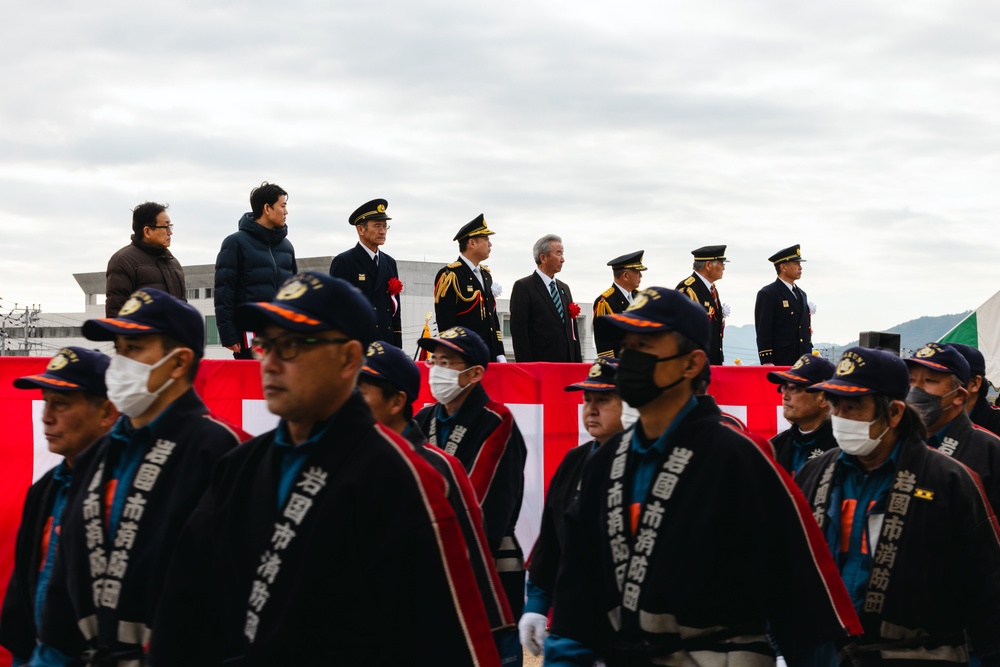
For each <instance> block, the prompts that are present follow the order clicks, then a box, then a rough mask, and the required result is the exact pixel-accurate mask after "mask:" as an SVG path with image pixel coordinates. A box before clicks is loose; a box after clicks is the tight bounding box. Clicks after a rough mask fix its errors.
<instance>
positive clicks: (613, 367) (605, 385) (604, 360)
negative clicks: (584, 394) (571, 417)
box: [565, 357, 618, 391]
mask: <svg viewBox="0 0 1000 667" xmlns="http://www.w3.org/2000/svg"><path fill="white" fill-rule="evenodd" d="M617 372H618V360H617V359H612V358H610V357H598V359H597V361H595V362H594V365H593V366H591V367H590V371H589V372H588V373H587V379H586V380H582V381H580V382H574V383H573V384H570V385H566V387H565V389H566V391H618V385H616V384H615V373H617Z"/></svg>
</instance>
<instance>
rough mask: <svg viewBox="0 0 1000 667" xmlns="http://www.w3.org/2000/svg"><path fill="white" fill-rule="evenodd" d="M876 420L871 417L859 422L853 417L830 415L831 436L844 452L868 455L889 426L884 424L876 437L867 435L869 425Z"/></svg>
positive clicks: (887, 430)
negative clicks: (867, 420) (880, 432)
mask: <svg viewBox="0 0 1000 667" xmlns="http://www.w3.org/2000/svg"><path fill="white" fill-rule="evenodd" d="M877 421H878V420H877V419H873V420H871V421H870V422H859V421H854V420H853V419H845V418H843V417H838V416H837V415H831V416H830V422H831V425H832V426H833V437H834V438H836V439H837V444H838V445H840V448H841V449H842V450H844V452H846V453H847V454H853V455H854V456H868V455H869V454H871V453H872V452H873V451H875V448H876V447H878V444H879V443H880V442H882V438H884V437H885V434H886V433H888V432H889V427H888V426H886V427H885V430H884V431H882V435H880V436H879V437H877V438H872V437H870V436H869V435H868V434H869V433H870V429H869V427H870V426H871V425H872V424H874V423H875V422H877Z"/></svg>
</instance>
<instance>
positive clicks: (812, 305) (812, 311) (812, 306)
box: [809, 301, 816, 315]
mask: <svg viewBox="0 0 1000 667" xmlns="http://www.w3.org/2000/svg"><path fill="white" fill-rule="evenodd" d="M809 314H810V315H815V314H816V304H815V303H813V302H812V301H810V302H809Z"/></svg>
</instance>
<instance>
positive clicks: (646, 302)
mask: <svg viewBox="0 0 1000 667" xmlns="http://www.w3.org/2000/svg"><path fill="white" fill-rule="evenodd" d="M666 331H676V332H677V333H679V334H683V335H684V336H686V337H688V338H690V339H691V340H693V341H694V342H695V343H697V345H698V347H700V348H701V349H703V350H706V351H707V350H708V334H709V323H708V313H706V312H705V309H704V308H702V307H701V305H700V304H698V303H696V302H694V301H692V300H691V299H689V298H688V297H686V296H685V295H683V294H681V293H680V292H678V291H677V290H672V289H667V288H666V287H650V288H647V289H644V290H642V291H641V292H639V294H637V295H636V297H635V298H634V299H633V300H632V305H631V306H629V307H628V308H627V309H626V310H625V312H623V313H611V314H610V315H602V316H600V317H598V318H597V319H595V320H594V332H595V334H596V335H597V336H598V337H600V338H607V339H609V340H620V339H621V338H622V334H624V333H639V334H656V333H663V332H666Z"/></svg>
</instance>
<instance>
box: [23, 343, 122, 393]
mask: <svg viewBox="0 0 1000 667" xmlns="http://www.w3.org/2000/svg"><path fill="white" fill-rule="evenodd" d="M109 363H111V358H110V357H108V355H106V354H104V353H103V352H99V351H97V350H88V349H86V348H83V347H64V348H63V349H61V350H59V351H58V352H56V355H55V356H54V357H52V359H51V360H50V361H49V365H48V366H46V367H45V371H44V372H42V373H39V374H37V375H26V376H24V377H19V378H17V379H16V380H14V386H15V387H17V388H18V389H54V390H56V391H88V392H90V393H91V394H96V395H98V396H107V395H108V388H107V387H106V386H105V385H104V372H105V371H106V370H108V364H109Z"/></svg>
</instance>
